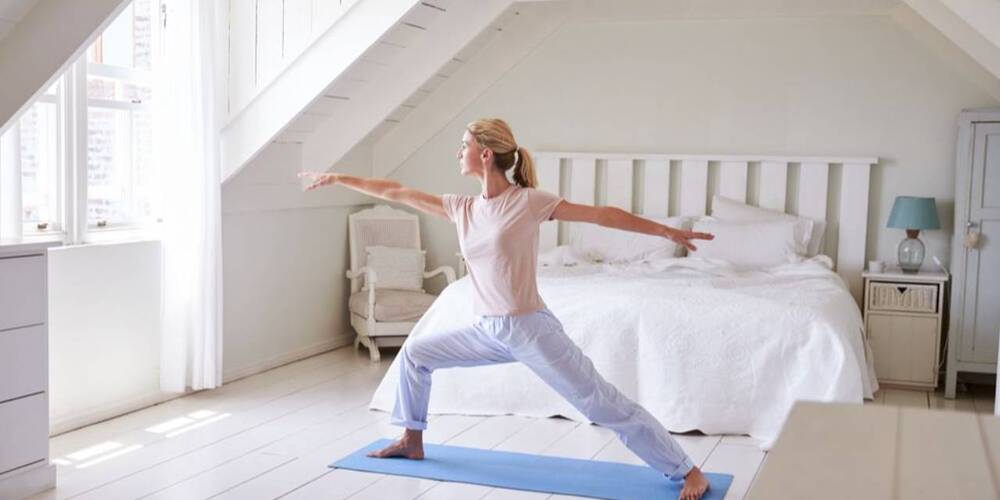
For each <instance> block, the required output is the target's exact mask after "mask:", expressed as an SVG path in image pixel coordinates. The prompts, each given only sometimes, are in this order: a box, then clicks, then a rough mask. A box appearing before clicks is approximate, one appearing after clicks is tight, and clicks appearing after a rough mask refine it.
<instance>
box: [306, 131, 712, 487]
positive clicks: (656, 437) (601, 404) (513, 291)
mask: <svg viewBox="0 0 1000 500" xmlns="http://www.w3.org/2000/svg"><path fill="white" fill-rule="evenodd" d="M456 156H457V157H458V160H459V164H460V167H461V172H462V175H471V176H473V177H476V178H477V179H478V180H479V181H480V182H481V183H482V194H480V195H478V196H462V195H453V194H445V195H442V196H437V195H434V194H430V193H424V192H421V191H418V190H416V189H411V188H407V187H404V186H402V185H400V184H399V183H398V182H395V181H391V180H386V179H368V178H361V177H354V176H350V175H342V174H336V173H319V172H303V173H301V174H299V175H300V176H301V177H308V178H310V179H312V183H311V184H309V186H308V187H307V189H315V188H318V187H320V186H325V185H334V184H339V185H342V186H345V187H348V188H351V189H354V190H356V191H360V192H362V193H365V194H368V195H372V196H376V197H379V198H382V199H386V200H390V201H396V202H400V203H405V204H407V205H409V206H411V207H413V208H415V209H418V210H421V211H424V212H427V213H429V214H434V215H437V216H440V217H444V218H447V219H448V220H449V221H451V222H453V223H454V224H455V225H456V226H457V229H458V240H459V246H460V248H461V250H462V254H463V256H464V257H465V260H466V263H467V266H468V274H469V279H470V280H471V281H472V287H473V290H474V294H473V308H474V312H475V314H476V316H477V318H478V320H477V321H476V322H475V323H474V324H472V325H469V326H467V327H465V328H461V329H458V330H454V331H446V332H434V333H428V334H425V335H421V336H419V337H413V338H410V339H408V340H407V341H406V343H405V344H404V345H403V348H402V349H401V350H400V354H399V355H400V356H401V357H402V359H400V363H399V370H400V374H399V387H398V389H397V392H396V404H395V408H394V409H393V412H392V418H391V421H392V423H393V424H396V425H399V426H402V427H405V429H406V430H405V431H404V433H403V436H402V438H401V439H400V440H399V441H397V442H395V443H393V444H392V445H390V446H388V447H387V448H385V449H382V450H380V451H377V452H374V453H372V454H371V455H370V456H374V457H378V458H385V457H405V458H410V459H417V460H419V459H422V458H423V457H424V450H423V431H424V429H426V428H427V404H428V401H429V399H430V389H431V373H432V372H433V371H434V370H437V369H441V368H449V367H456V366H477V365H486V364H494V363H509V362H512V361H520V362H521V363H524V364H525V365H527V366H528V368H530V369H531V370H532V371H534V372H535V373H536V374H537V375H538V376H539V377H541V378H542V380H544V381H545V382H546V383H548V384H549V385H550V386H552V388H553V389H555V390H556V391H557V392H558V393H559V394H561V395H562V396H563V397H565V398H566V399H567V400H568V401H569V402H570V403H572V404H573V406H574V407H575V408H577V409H578V410H579V411H580V412H581V413H582V414H584V415H585V416H586V417H587V418H588V419H590V420H591V421H593V422H594V423H597V424H598V425H601V426H604V427H608V428H610V429H612V430H613V431H614V432H615V433H616V434H617V435H618V437H619V438H620V439H621V440H622V442H623V443H624V444H625V445H626V446H627V447H628V448H629V449H630V450H632V451H633V452H634V453H635V454H636V455H637V456H639V457H640V458H642V459H643V460H644V461H645V462H646V463H647V464H649V465H650V466H651V467H653V468H655V469H656V470H658V471H661V472H662V473H664V474H665V475H667V476H668V477H670V478H671V479H674V480H679V479H681V478H683V479H684V486H683V488H682V490H681V495H680V497H681V498H683V499H696V498H700V497H701V496H702V495H703V494H704V492H705V491H706V490H707V489H708V480H707V479H706V478H705V476H704V475H703V474H702V473H701V471H700V470H699V469H698V467H695V466H694V464H693V463H692V462H691V459H690V458H689V457H688V456H687V455H686V454H685V453H684V450H682V449H681V447H680V446H679V445H678V444H677V442H676V441H675V440H674V439H673V438H672V437H671V436H670V434H669V433H668V432H667V430H666V429H665V428H664V427H663V426H662V425H661V424H660V423H659V422H658V421H657V420H656V418H654V417H653V416H652V415H651V414H650V413H649V412H648V411H646V410H645V409H644V408H642V407H641V406H639V405H638V404H636V403H634V402H633V401H631V400H629V399H628V398H626V397H625V396H624V395H622V394H621V393H620V392H619V391H618V390H617V389H616V388H615V387H614V386H613V385H611V384H610V383H608V382H607V381H605V380H604V378H602V377H601V375H600V374H598V373H597V371H596V370H595V369H594V365H593V364H592V363H591V361H590V359H589V358H587V356H585V355H584V354H583V352H582V351H581V350H580V348H579V347H577V346H576V345H575V344H574V343H573V342H572V340H570V338H569V337H568V336H567V335H566V334H565V333H564V332H563V328H562V324H561V323H560V322H559V320H558V319H557V318H556V317H555V316H554V315H553V314H552V312H550V311H549V309H548V308H547V307H546V305H545V303H544V302H543V301H542V298H541V297H540V296H539V294H538V288H537V285H536V282H535V273H536V263H537V254H538V226H539V224H541V223H542V222H544V221H546V220H551V219H557V220H564V221H577V222H590V223H595V224H600V225H602V226H607V227H613V228H618V229H623V230H626V231H635V232H640V233H646V234H652V235H658V236H662V237H664V238H669V239H671V240H673V241H675V242H677V243H678V244H681V245H683V246H685V247H687V248H689V249H692V250H693V249H694V248H695V247H694V245H693V244H692V243H691V240H695V239H712V235H710V234H706V233H695V232H691V231H685V230H681V229H675V228H671V227H668V226H664V225H661V224H657V223H655V222H652V221H650V220H647V219H643V218H641V217H637V216H635V215H632V214H630V213H628V212H626V211H624V210H620V209H618V208H613V207H593V206H589V205H579V204H575V203H570V202H568V201H565V200H563V199H561V198H559V197H558V196H556V195H554V194H551V193H547V192H545V191H540V190H537V189H535V185H536V180H535V172H534V165H533V162H532V159H531V155H530V154H529V153H528V152H527V151H526V150H525V149H524V148H522V147H519V146H518V145H517V143H516V142H515V141H514V135H513V133H512V132H511V129H510V127H509V126H508V125H507V124H506V123H505V122H504V121H503V120H499V119H484V120H477V121H475V122H472V123H470V124H469V126H468V129H467V130H466V131H465V134H464V135H463V137H462V147H461V149H459V150H458V153H457V155H456ZM511 169H513V172H512V178H513V179H514V182H513V183H511V182H510V181H508V180H507V179H508V178H507V171H508V170H511Z"/></svg>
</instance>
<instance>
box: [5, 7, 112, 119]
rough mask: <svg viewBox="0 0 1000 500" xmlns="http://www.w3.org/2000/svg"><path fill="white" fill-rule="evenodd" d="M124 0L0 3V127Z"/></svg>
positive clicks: (107, 20)
mask: <svg viewBox="0 0 1000 500" xmlns="http://www.w3.org/2000/svg"><path fill="white" fill-rule="evenodd" d="M127 4H128V0H73V1H66V0H0V89H3V91H2V92H0V129H3V128H5V127H6V126H7V124H8V123H9V122H10V120H11V118H13V117H15V116H17V115H18V114H19V113H20V112H21V110H23V109H24V108H26V107H27V105H28V103H30V102H31V101H32V100H33V99H34V97H35V96H36V95H38V94H40V93H41V92H42V91H43V90H44V89H45V88H46V87H47V85H46V84H47V83H48V82H49V81H51V80H52V79H53V78H54V77H55V76H56V75H57V74H59V73H60V72H61V69H62V68H64V67H65V65H66V64H67V63H68V62H69V61H71V60H73V59H74V58H75V56H76V55H77V54H80V53H81V51H83V50H84V48H85V47H86V45H87V42H88V40H90V39H91V38H92V37H94V36H96V33H97V32H98V31H99V30H100V29H102V28H103V26H104V25H106V24H107V23H108V22H110V21H111V20H112V19H113V18H114V16H115V14H117V12H119V11H120V10H121V9H122V8H124V7H125V5H127Z"/></svg>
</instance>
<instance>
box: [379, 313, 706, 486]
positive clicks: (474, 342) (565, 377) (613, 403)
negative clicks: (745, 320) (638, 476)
mask: <svg viewBox="0 0 1000 500" xmlns="http://www.w3.org/2000/svg"><path fill="white" fill-rule="evenodd" d="M400 356H401V357H402V359H400V363H399V375H400V376H399V388H398V389H397V391H396V405H395V407H394V408H393V410H392V419H391V422H392V423H393V424H395V425H400V426H404V427H406V428H408V429H415V430H423V429H426V428H427V405H428V403H429V401H430V391H431V373H432V372H433V371H434V370H437V369H439V368H450V367H455V366H480V365H490V364H497V363H509V362H513V361H520V362H522V363H524V364H525V365H526V366H527V367H528V368H530V369H531V370H532V371H533V372H535V373H536V374H537V375H538V376H539V377H541V378H542V380H544V381H545V382H546V383H547V384H549V385H550V386H551V387H552V388H553V389H555V390H556V392H558V393H559V394H560V395H562V396H563V397H564V398H566V399H567V400H568V401H569V402H570V403H571V404H572V405H573V406H574V407H575V408H576V409H577V410H579V411H580V413H582V414H583V415H584V416H586V417H587V418H588V419H589V420H591V421H592V422H594V423H596V424H598V425H600V426H603V427H607V428H609V429H611V430H613V431H614V432H615V434H617V435H618V438H619V439H621V440H622V442H623V443H624V444H625V446H627V447H628V449H630V450H632V452H633V453H635V454H636V455H637V456H638V457H639V458H641V459H642V460H644V461H645V462H646V463H647V464H649V465H650V467H653V468H654V469H656V470H658V471H662V472H663V473H664V474H666V475H667V476H669V477H670V478H671V479H675V480H677V479H681V478H683V477H684V476H685V475H687V473H688V471H689V470H691V467H693V466H694V464H693V463H692V462H691V459H690V458H688V456H687V454H686V453H684V450H683V449H681V447H680V445H679V444H677V441H675V440H674V439H673V437H671V436H670V433H668V432H667V430H666V429H665V428H663V426H662V425H661V424H660V422H658V421H657V420H656V418H655V417H653V415H651V414H650V413H649V412H648V411H646V409H645V408H643V407H641V406H639V405H638V404H636V403H634V402H633V401H631V400H630V399H628V398H626V397H625V396H624V395H622V393H620V392H618V389H616V388H615V387H614V386H613V385H611V384H610V383H608V382H607V381H606V380H604V378H603V377H601V375H600V374H599V373H597V370H595V369H594V364H593V363H592V362H591V361H590V358H588V357H587V356H586V355H584V354H583V351H581V350H580V348H579V347H577V346H576V344H574V343H573V341H572V340H570V338H569V337H568V336H567V335H566V333H565V332H564V331H563V327H562V323H560V322H559V320H558V319H557V318H556V317H555V316H554V315H553V314H552V312H550V311H549V310H548V309H541V310H539V311H536V312H533V313H529V314H523V315H519V316H480V317H479V320H478V321H477V322H476V323H475V324H473V325H472V326H468V327H465V328H460V329H458V330H452V331H447V332H441V333H429V334H426V335H422V336H419V337H412V338H409V339H407V341H406V343H405V344H404V345H403V348H402V349H401V350H400Z"/></svg>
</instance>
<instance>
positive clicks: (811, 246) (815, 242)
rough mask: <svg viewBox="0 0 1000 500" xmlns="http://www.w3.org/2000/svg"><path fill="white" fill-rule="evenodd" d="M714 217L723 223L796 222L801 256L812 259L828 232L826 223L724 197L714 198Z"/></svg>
mask: <svg viewBox="0 0 1000 500" xmlns="http://www.w3.org/2000/svg"><path fill="white" fill-rule="evenodd" d="M712 216H713V217H715V218H717V219H719V220H722V221H733V222H762V221H770V220H790V221H796V222H797V223H798V226H796V240H797V241H798V244H799V250H798V251H797V253H798V254H800V255H807V256H809V257H812V256H814V255H816V254H818V253H819V251H820V248H821V245H822V243H823V234H824V233H825V232H826V222H825V221H817V220H814V219H810V218H808V217H796V216H794V215H789V214H786V213H784V212H779V211H777V210H768V209H766V208H759V207H754V206H751V205H747V204H745V203H740V202H738V201H736V200H731V199H729V198H725V197H722V196H718V195H716V196H713V197H712Z"/></svg>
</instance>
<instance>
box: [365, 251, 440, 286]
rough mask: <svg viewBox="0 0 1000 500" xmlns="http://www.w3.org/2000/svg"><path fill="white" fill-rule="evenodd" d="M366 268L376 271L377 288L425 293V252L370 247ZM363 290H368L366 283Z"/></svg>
mask: <svg viewBox="0 0 1000 500" xmlns="http://www.w3.org/2000/svg"><path fill="white" fill-rule="evenodd" d="M365 251H366V252H368V259H367V263H366V264H365V265H366V266H368V267H370V268H371V269H373V270H374V271H375V287H376V288H392V289H395V290H414V291H417V292H422V291H424V260H425V254H426V251H425V250H418V249H416V248H393V247H386V246H381V245H375V246H370V247H368V248H366V249H365ZM362 290H368V283H367V282H365V285H364V287H363V288H362Z"/></svg>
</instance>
